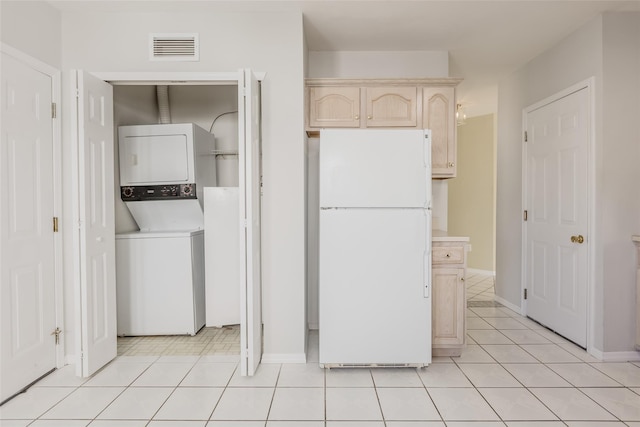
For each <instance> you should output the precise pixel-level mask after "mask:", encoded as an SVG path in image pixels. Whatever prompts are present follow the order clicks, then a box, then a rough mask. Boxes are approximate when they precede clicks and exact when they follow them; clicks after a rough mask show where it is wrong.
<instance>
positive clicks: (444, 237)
mask: <svg viewBox="0 0 640 427" xmlns="http://www.w3.org/2000/svg"><path fill="white" fill-rule="evenodd" d="M432 233H433V234H432V240H433V241H434V242H468V241H469V237H468V236H455V235H450V234H449V232H448V231H444V230H435V229H434V230H432ZM638 237H639V238H640V236H638Z"/></svg>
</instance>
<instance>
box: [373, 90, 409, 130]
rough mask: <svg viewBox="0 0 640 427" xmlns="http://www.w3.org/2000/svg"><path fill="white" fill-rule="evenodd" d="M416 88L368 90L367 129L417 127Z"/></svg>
mask: <svg viewBox="0 0 640 427" xmlns="http://www.w3.org/2000/svg"><path fill="white" fill-rule="evenodd" d="M417 93H418V89H417V88H416V87H375V88H367V127H415V126H416V125H417V120H416V112H417V109H418V106H417V100H418V96H417Z"/></svg>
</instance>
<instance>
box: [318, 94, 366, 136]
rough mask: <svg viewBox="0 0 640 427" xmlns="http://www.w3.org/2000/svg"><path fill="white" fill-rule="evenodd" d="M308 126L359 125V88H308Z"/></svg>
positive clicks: (335, 126) (349, 126)
mask: <svg viewBox="0 0 640 427" xmlns="http://www.w3.org/2000/svg"><path fill="white" fill-rule="evenodd" d="M309 127H316V128H323V127H328V128H357V127H360V88H358V87H312V88H309Z"/></svg>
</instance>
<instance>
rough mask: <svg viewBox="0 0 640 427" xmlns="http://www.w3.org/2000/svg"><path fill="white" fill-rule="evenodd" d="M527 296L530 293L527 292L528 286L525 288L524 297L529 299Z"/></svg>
mask: <svg viewBox="0 0 640 427" xmlns="http://www.w3.org/2000/svg"><path fill="white" fill-rule="evenodd" d="M527 296H528V294H527V288H524V299H527Z"/></svg>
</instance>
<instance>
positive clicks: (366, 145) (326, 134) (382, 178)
mask: <svg viewBox="0 0 640 427" xmlns="http://www.w3.org/2000/svg"><path fill="white" fill-rule="evenodd" d="M429 136H430V131H428V130H368V129H354V130H348V129H328V130H323V131H321V132H320V206H321V207H419V208H427V207H430V203H431V144H430V140H429Z"/></svg>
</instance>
